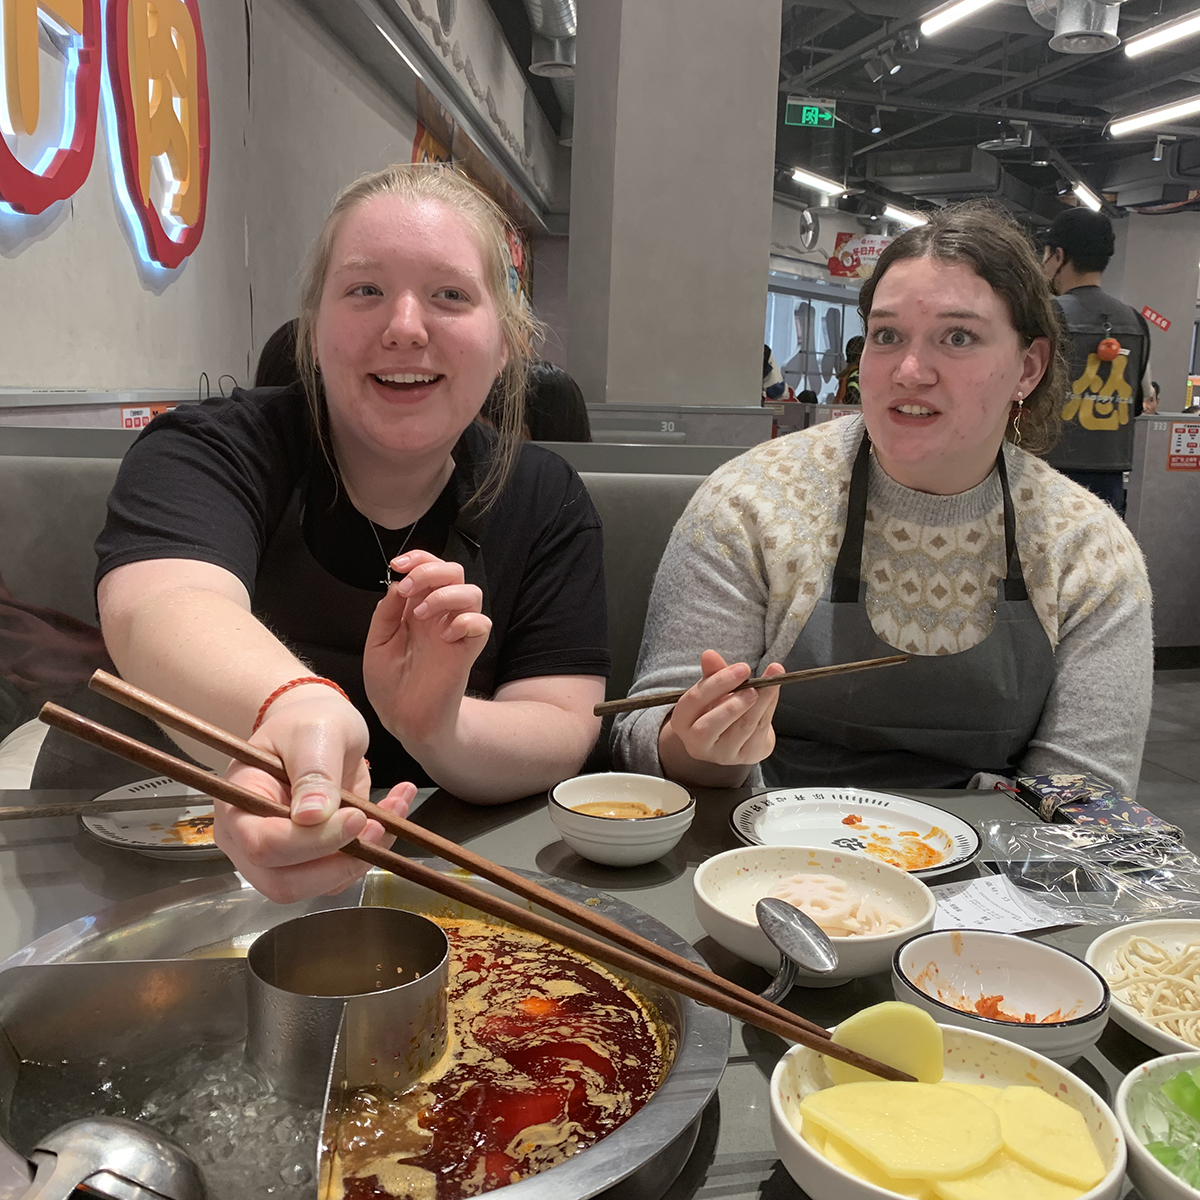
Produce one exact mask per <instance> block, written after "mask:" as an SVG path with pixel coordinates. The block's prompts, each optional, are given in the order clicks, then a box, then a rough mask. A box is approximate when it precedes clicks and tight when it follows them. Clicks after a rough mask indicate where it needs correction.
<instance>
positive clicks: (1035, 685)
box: [763, 434, 1054, 788]
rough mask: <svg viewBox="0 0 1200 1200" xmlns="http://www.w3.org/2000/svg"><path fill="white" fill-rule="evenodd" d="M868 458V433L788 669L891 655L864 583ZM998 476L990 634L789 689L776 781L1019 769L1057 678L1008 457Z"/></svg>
mask: <svg viewBox="0 0 1200 1200" xmlns="http://www.w3.org/2000/svg"><path fill="white" fill-rule="evenodd" d="M870 458H871V444H870V440H869V438H868V437H867V436H866V434H864V435H863V440H862V444H861V445H860V447H859V451H858V456H857V458H856V459H855V462H854V469H853V472H852V474H851V478H850V499H849V508H848V512H847V515H846V532H845V536H844V537H843V539H842V546H841V550H840V552H839V554H838V559H837V564H836V566H835V567H834V571H833V579H832V580H831V582H830V585H829V590H828V592H827V593H826V594H825V596H824V597H822V599H821V600H819V601H818V602H817V606H816V608H815V609H814V610H813V613H812V615H811V616H810V617H809V618H808V621H807V622H806V623H805V626H804V628H803V629H802V630H801V632H800V636H799V637H798V638H797V639H796V643H795V645H794V646H793V647H792V649H791V651H790V653H789V654H788V656H787V658H786V659H785V660H784V664H783V665H784V666H785V667H786V668H787V670H789V671H798V670H802V669H803V668H805V667H819V666H827V665H830V664H832V663H840V662H851V661H854V660H856V659H863V658H879V657H882V656H884V655H887V654H894V653H895V648H894V647H892V646H889V645H888V644H887V643H886V642H884V641H883V640H882V639H881V638H880V637H879V636H878V635H877V634H876V633H875V631H874V629H872V628H871V621H870V618H869V617H868V615H867V610H866V605H865V603H864V599H865V597H866V591H867V588H866V584H865V583H863V582H862V580H861V578H860V577H861V573H862V547H863V532H864V529H865V527H866V519H867V481H868V477H869V473H870ZM996 469H997V471H998V472H999V474H1000V486H1001V489H1002V491H1003V494H1004V542H1005V551H1006V556H1007V563H1008V568H1007V570H1008V574H1007V577H1006V578H1005V579H1003V580H1002V581H1000V582H999V584H998V587H997V596H996V621H995V624H994V626H993V627H992V631H991V633H989V634H988V636H987V637H986V638H984V640H983V641H982V642H980V643H978V644H977V645H975V646H972V647H971V648H970V649H968V650H963V651H960V652H959V653H958V654H946V655H914V656H912V657H911V658H910V659H909V661H908V662H907V663H905V664H904V665H902V666H898V667H885V668H883V669H881V670H878V671H863V672H858V673H854V674H850V675H840V676H834V677H832V678H829V679H820V680H815V681H813V682H812V683H798V684H790V685H788V686H785V687H783V688H782V689H781V694H780V697H779V707H778V708H777V709H776V711H775V720H774V727H775V737H776V745H775V752H774V753H773V754H772V755H771V757H770V758H769V759H767V761H766V762H765V763H763V773H764V777H765V779H766V782H767V783H768V784H770V785H771V786H775V787H803V786H821V785H825V786H861V787H878V786H885V787H886V786H892V787H916V788H941V787H963V786H965V785H966V783H967V782H968V780H970V778H971V776H973V775H974V774H975V773H976V772H977V771H988V772H992V773H995V774H997V775H1011V774H1013V773H1014V771H1015V769H1016V765H1017V763H1018V762H1019V760H1020V758H1021V756H1022V754H1023V753H1024V752H1025V748H1026V747H1027V746H1028V744H1029V740H1030V738H1031V737H1032V736H1033V733H1034V731H1035V730H1036V729H1037V726H1038V722H1039V720H1040V719H1041V715H1042V708H1043V706H1044V705H1045V703H1046V696H1047V695H1048V694H1049V692H1050V685H1051V684H1052V683H1053V681H1054V651H1053V648H1052V647H1051V645H1050V640H1049V638H1047V636H1046V632H1045V630H1044V629H1043V628H1042V625H1041V622H1040V621H1039V620H1038V615H1037V613H1036V611H1035V610H1034V607H1033V604H1032V603H1031V601H1030V600H1029V596H1028V593H1027V591H1026V588H1025V577H1024V575H1023V574H1022V572H1021V560H1020V556H1019V554H1018V553H1017V543H1016V517H1015V514H1014V512H1013V504H1012V496H1011V495H1010V493H1009V488H1008V474H1007V471H1006V470H1005V466H1004V453H1003V451H1001V453H1000V454H999V456H998V457H997V459H996Z"/></svg>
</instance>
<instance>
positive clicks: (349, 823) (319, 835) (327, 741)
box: [213, 684, 416, 904]
mask: <svg viewBox="0 0 1200 1200" xmlns="http://www.w3.org/2000/svg"><path fill="white" fill-rule="evenodd" d="M250 741H251V742H252V743H253V744H254V745H256V746H261V747H263V748H264V749H267V750H272V751H274V753H276V754H277V755H279V757H280V758H281V759H282V760H283V764H284V766H285V767H286V769H287V773H288V778H289V779H291V781H292V786H291V788H290V789H289V788H288V786H287V785H286V784H282V783H280V782H279V781H278V780H276V779H273V778H272V777H271V776H270V775H267V774H265V773H264V772H262V771H259V770H257V769H256V768H254V767H248V766H246V765H244V764H243V763H238V762H234V763H232V764H231V765H230V767H229V769H228V771H227V772H226V777H227V778H228V779H230V780H231V781H233V782H234V783H238V784H240V785H241V786H242V787H245V788H247V789H249V790H250V791H252V792H257V793H258V794H259V795H261V796H265V797H267V798H268V799H270V800H274V801H275V802H276V803H279V804H288V805H290V807H291V811H292V815H291V818H290V819H287V820H285V819H284V818H282V817H256V816H253V815H252V814H250V813H246V812H242V811H241V809H237V808H234V807H233V806H232V805H229V804H224V803H221V802H220V801H217V802H216V806H215V807H216V824H215V827H214V831H213V833H214V837H215V839H216V843H217V845H218V846H219V847H220V848H221V849H222V850H223V851H224V852H225V853H226V854H227V855H228V856H229V858H230V859H231V860H232V861H233V864H234V866H236V867H237V869H238V870H239V871H240V872H241V873H242V875H243V876H245V878H246V879H247V880H248V881H249V882H250V883H251V884H252V885H253V886H254V887H255V888H257V889H258V890H259V891H260V892H262V893H263V895H265V896H267V897H269V898H270V899H271V900H274V901H276V902H277V903H280V904H287V903H291V902H292V901H295V900H302V899H306V898H308V897H310V896H319V895H323V894H328V893H332V892H340V891H341V890H342V889H343V888H347V887H349V886H350V885H351V884H352V883H354V882H355V880H357V879H360V878H361V877H362V876H363V875H364V874H365V873H366V872H367V870H368V865H367V864H366V863H364V862H360V861H359V860H358V859H356V858H350V857H349V856H348V855H345V854H339V853H338V851H339V850H340V848H341V847H342V846H345V845H346V844H347V843H348V842H351V841H353V840H354V839H355V838H358V839H359V840H360V841H363V842H370V843H374V844H376V845H381V846H390V845H391V844H392V842H393V841H394V840H395V839H394V838H392V837H390V836H389V835H388V834H386V833H385V831H384V829H383V826H382V825H380V824H379V822H378V821H373V820H371V819H370V818H369V817H367V816H366V815H365V814H364V813H362V812H359V810H358V809H355V808H342V807H341V797H340V795H339V793H340V791H341V789H343V788H344V789H345V790H346V791H349V792H353V793H354V794H355V795H357V796H361V797H363V798H364V799H366V798H367V797H368V795H369V791H370V786H371V779H370V774H369V772H368V769H367V763H366V760H365V759H364V758H363V754H364V752H365V751H366V748H367V726H366V722H365V721H364V720H363V718H362V716H361V715H360V714H359V712H358V710H357V709H356V708H355V707H354V706H353V705H352V704H350V702H349V701H347V700H344V699H343V698H342V697H341V696H339V695H338V694H337V693H336V692H334V691H333V689H332V688H329V687H326V686H325V685H323V684H310V685H306V686H303V687H297V688H293V689H292V690H291V691H289V692H286V693H284V695H282V696H280V697H279V699H278V700H276V701H275V702H274V703H273V704H272V705H271V707H270V708H269V709H268V710H267V716H266V719H265V720H264V721H263V723H262V725H261V726H260V727H259V728H258V730H257V731H256V732H255V733H254V735H253V736H252V737H251V738H250ZM415 795H416V788H415V787H414V786H413V785H412V784H411V783H401V784H398V785H397V786H396V787H394V788H392V790H391V791H390V792H389V793H388V795H387V796H386V797H385V798H384V799H383V800H382V801H381V802H380V807H381V808H385V809H387V810H388V811H389V812H392V813H394V814H395V815H396V816H398V817H403V816H405V815H407V813H408V808H409V805H410V804H411V803H412V800H413V797H414V796H415Z"/></svg>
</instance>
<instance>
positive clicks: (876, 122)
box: [871, 108, 883, 133]
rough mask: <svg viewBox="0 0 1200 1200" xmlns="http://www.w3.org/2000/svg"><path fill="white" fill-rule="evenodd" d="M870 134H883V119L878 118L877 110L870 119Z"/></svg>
mask: <svg viewBox="0 0 1200 1200" xmlns="http://www.w3.org/2000/svg"><path fill="white" fill-rule="evenodd" d="M871 132H872V133H882V132H883V117H882V116H880V114H879V109H878V108H877V109H876V110H875V113H874V115H873V116H872V117H871Z"/></svg>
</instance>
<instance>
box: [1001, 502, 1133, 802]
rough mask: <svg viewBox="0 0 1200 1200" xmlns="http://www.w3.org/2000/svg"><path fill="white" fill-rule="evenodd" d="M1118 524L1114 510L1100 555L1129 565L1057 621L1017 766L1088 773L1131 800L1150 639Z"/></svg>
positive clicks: (1128, 543) (1129, 551) (1129, 549)
mask: <svg viewBox="0 0 1200 1200" xmlns="http://www.w3.org/2000/svg"><path fill="white" fill-rule="evenodd" d="M1119 524H1120V523H1119V520H1118V518H1117V517H1116V515H1115V514H1114V515H1113V517H1112V526H1113V528H1112V533H1111V536H1110V538H1109V539H1108V545H1109V548H1108V551H1107V552H1108V553H1113V554H1116V555H1117V556H1118V557H1120V558H1124V559H1126V560H1127V566H1128V569H1127V570H1126V571H1125V572H1122V573H1121V574H1119V575H1118V576H1117V578H1116V579H1115V580H1114V582H1113V586H1112V589H1111V590H1110V591H1109V592H1108V593H1107V594H1106V595H1104V596H1103V597H1101V598H1100V599H1099V602H1098V603H1095V604H1094V606H1091V607H1090V611H1087V612H1086V613H1085V614H1083V615H1079V616H1068V617H1067V619H1066V620H1065V621H1064V623H1063V624H1062V625H1061V626H1060V629H1059V642H1058V647H1057V649H1056V650H1055V655H1054V683H1053V685H1052V686H1051V688H1050V695H1049V696H1048V697H1047V699H1046V706H1045V708H1044V709H1043V710H1042V719H1041V722H1040V723H1039V724H1038V727H1037V731H1036V732H1035V733H1034V735H1033V737H1032V739H1031V740H1030V742H1029V748H1028V750H1027V751H1026V754H1025V757H1024V758H1023V759H1022V761H1021V769H1022V771H1024V772H1025V773H1026V774H1029V775H1053V774H1059V773H1061V774H1071V775H1074V774H1087V775H1095V776H1096V777H1097V778H1099V779H1102V780H1103V781H1104V782H1105V783H1107V784H1109V785H1110V786H1112V787H1115V788H1117V789H1118V790H1119V791H1121V792H1122V793H1124V794H1125V795H1126V796H1130V797H1133V796H1136V795H1137V785H1138V775H1139V773H1140V771H1141V765H1142V751H1143V749H1144V747H1145V742H1146V728H1147V726H1148V725H1149V723H1150V695H1151V689H1152V687H1153V683H1154V641H1153V635H1152V632H1151V621H1150V588H1149V583H1148V582H1147V580H1146V573H1145V566H1144V565H1143V563H1142V557H1141V553H1140V551H1139V550H1138V548H1137V545H1136V543H1134V541H1133V538H1132V536H1131V535H1130V534H1129V532H1128V531H1127V530H1126V529H1125V528H1124V526H1123V525H1120V527H1119V528H1116V526H1118V525H1119Z"/></svg>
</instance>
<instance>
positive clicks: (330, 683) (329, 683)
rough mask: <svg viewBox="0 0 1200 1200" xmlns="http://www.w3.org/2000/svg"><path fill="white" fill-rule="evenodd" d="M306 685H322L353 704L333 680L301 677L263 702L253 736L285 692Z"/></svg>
mask: <svg viewBox="0 0 1200 1200" xmlns="http://www.w3.org/2000/svg"><path fill="white" fill-rule="evenodd" d="M306 683H322V684H324V685H325V686H326V687H331V688H333V690H334V691H335V692H337V694H338V695H339V696H341V698H342V699H343V700H345V701H346V703H347V704H351V703H353V701H351V699H350V697H349V696H347V695H346V693H345V692H344V691H342V689H341V688H340V687H338V685H337V684H336V683H334V682H333V680H332V679H326V678H325V677H324V676H323V675H301V676H300V678H299V679H289V680H288V681H287V683H281V684H280V685H279V686H278V687H277V688H276V689H275V690H274V691H273V692H272V693H271V694H270V695H269V696H268V697H267V698H266V699H265V700H264V701H263V702H262V708H260V709H259V710H258V716H257V717H255V718H254V728H253V729H251V730H250V734H251V736H253V735H254V734H256V733H257V732H258V727H259V726H260V725H261V724H262V723H263V721H264V720H265V719H266V716H267V709H268V708H270V707H271V705H272V704H274V703H275V701H276V700H278V699H279V697H280V696H282V695H283V693H284V692H290V691H291V690H292V688H296V687H302V686H303V685H304V684H306Z"/></svg>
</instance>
